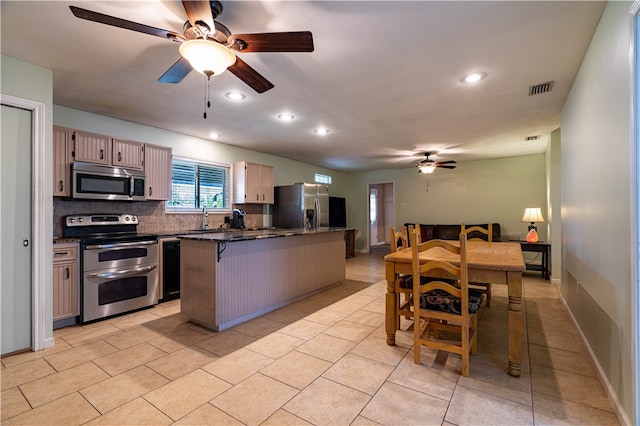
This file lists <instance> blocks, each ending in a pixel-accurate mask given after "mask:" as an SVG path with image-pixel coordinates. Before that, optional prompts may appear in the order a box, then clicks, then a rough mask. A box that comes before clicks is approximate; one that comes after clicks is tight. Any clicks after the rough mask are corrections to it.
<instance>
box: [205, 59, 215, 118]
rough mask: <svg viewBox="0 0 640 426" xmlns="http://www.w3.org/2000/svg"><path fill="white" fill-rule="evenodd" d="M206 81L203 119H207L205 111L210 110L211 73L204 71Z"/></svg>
mask: <svg viewBox="0 0 640 426" xmlns="http://www.w3.org/2000/svg"><path fill="white" fill-rule="evenodd" d="M205 75H206V76H207V80H206V81H205V82H204V114H203V115H204V119H205V120H206V119H207V109H208V108H211V76H212V75H213V73H212V72H211V71H205Z"/></svg>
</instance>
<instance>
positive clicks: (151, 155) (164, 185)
mask: <svg viewBox="0 0 640 426" xmlns="http://www.w3.org/2000/svg"><path fill="white" fill-rule="evenodd" d="M144 172H145V179H146V182H145V184H146V189H145V195H146V197H147V200H169V199H171V148H167V147H164V146H157V145H149V144H145V146H144Z"/></svg>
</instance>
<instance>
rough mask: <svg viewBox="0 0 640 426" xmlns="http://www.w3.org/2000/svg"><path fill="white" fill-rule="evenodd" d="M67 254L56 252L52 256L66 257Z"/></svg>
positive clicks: (65, 252)
mask: <svg viewBox="0 0 640 426" xmlns="http://www.w3.org/2000/svg"><path fill="white" fill-rule="evenodd" d="M67 254H69V252H68V251H57V252H55V254H54V256H66V255H67Z"/></svg>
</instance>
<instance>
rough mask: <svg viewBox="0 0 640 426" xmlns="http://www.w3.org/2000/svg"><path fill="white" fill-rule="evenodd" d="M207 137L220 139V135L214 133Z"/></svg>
mask: <svg viewBox="0 0 640 426" xmlns="http://www.w3.org/2000/svg"><path fill="white" fill-rule="evenodd" d="M209 137H210V138H211V139H218V138H219V137H220V134H219V133H216V132H211V133H209Z"/></svg>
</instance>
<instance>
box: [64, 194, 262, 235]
mask: <svg viewBox="0 0 640 426" xmlns="http://www.w3.org/2000/svg"><path fill="white" fill-rule="evenodd" d="M233 207H234V208H241V209H243V210H244V211H245V217H244V224H245V227H246V228H261V227H262V226H263V212H262V210H263V208H262V205H261V204H241V205H235V206H233ZM96 213H98V214H100V213H120V214H121V213H130V214H135V215H137V216H138V220H139V225H138V232H143V233H149V234H162V233H166V232H173V231H185V230H190V229H200V227H201V225H202V215H201V214H199V213H198V214H196V213H194V214H182V213H180V214H175V213H174V214H172V213H166V212H165V202H164V201H134V202H127V201H85V200H74V199H67V198H59V197H54V198H53V236H54V238H61V237H62V236H63V224H64V217H65V216H68V215H73V214H96ZM225 216H229V217H230V216H231V213H227V214H219V213H215V214H214V213H211V212H209V217H208V218H207V219H208V222H209V229H215V228H219V227H220V226H222V225H223V224H224V217H225Z"/></svg>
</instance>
